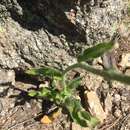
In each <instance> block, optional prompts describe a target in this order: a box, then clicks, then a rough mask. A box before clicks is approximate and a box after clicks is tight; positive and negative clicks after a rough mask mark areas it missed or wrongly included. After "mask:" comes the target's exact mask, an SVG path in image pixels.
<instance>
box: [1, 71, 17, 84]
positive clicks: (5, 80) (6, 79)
mask: <svg viewBox="0 0 130 130" xmlns="http://www.w3.org/2000/svg"><path fill="white" fill-rule="evenodd" d="M0 84H1V85H2V84H11V85H15V72H14V71H13V70H4V69H1V70H0Z"/></svg>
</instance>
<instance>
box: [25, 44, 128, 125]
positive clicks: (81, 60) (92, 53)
mask: <svg viewBox="0 0 130 130" xmlns="http://www.w3.org/2000/svg"><path fill="white" fill-rule="evenodd" d="M113 45H114V44H113V42H108V43H100V44H98V45H96V46H94V47H92V48H88V49H86V50H84V52H83V53H82V54H80V55H79V56H78V58H77V63H76V64H73V65H71V66H69V67H68V68H66V69H65V70H64V71H60V70H57V69H54V68H49V67H42V68H39V69H36V68H34V69H30V70H27V72H26V73H27V74H30V75H34V76H44V77H49V78H50V79H51V83H50V86H49V87H48V86H43V87H42V88H40V90H38V91H34V90H33V91H30V92H29V95H30V96H31V97H34V96H36V97H40V98H47V99H49V100H50V101H53V102H54V103H56V104H57V105H58V106H61V107H65V108H66V109H67V110H68V112H69V114H70V116H71V118H72V120H73V121H74V122H76V123H78V124H80V125H81V126H83V127H86V126H90V127H95V126H96V125H97V123H99V120H98V119H97V118H96V117H93V116H92V115H91V114H90V113H89V112H87V111H86V110H85V109H84V108H83V107H82V105H81V102H80V99H77V98H76V95H75V93H76V88H77V87H78V86H79V85H80V82H81V80H82V78H81V77H78V78H75V79H73V80H68V78H67V73H68V72H69V71H70V70H72V69H74V68H82V69H85V70H86V71H88V72H92V73H94V74H97V75H100V76H103V77H104V78H105V79H110V80H117V81H121V82H123V83H127V84H130V77H129V76H126V75H122V74H120V73H118V72H116V71H115V70H114V69H112V68H111V69H110V70H100V69H95V68H93V67H92V66H90V65H89V64H87V63H86V61H89V60H93V59H94V58H97V57H99V56H101V55H103V54H104V53H105V52H106V51H108V50H110V49H112V47H113ZM58 85H60V86H61V87H62V89H60V90H59V89H57V86H58Z"/></svg>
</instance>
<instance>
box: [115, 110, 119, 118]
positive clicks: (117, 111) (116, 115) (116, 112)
mask: <svg viewBox="0 0 130 130" xmlns="http://www.w3.org/2000/svg"><path fill="white" fill-rule="evenodd" d="M114 116H115V117H117V118H118V117H120V116H121V111H120V110H119V109H117V110H116V111H115V112H114Z"/></svg>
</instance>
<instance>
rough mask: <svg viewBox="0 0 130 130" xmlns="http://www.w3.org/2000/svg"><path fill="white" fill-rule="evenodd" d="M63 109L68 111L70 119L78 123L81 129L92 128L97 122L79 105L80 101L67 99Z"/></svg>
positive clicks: (71, 98)
mask: <svg viewBox="0 0 130 130" xmlns="http://www.w3.org/2000/svg"><path fill="white" fill-rule="evenodd" d="M65 107H66V108H67V109H68V111H69V113H70V116H71V118H72V119H73V121H74V122H76V123H78V124H79V125H81V126H82V127H86V126H91V127H94V126H95V125H96V124H97V123H99V121H97V119H96V118H95V117H93V116H91V115H90V114H89V113H88V112H87V111H85V110H84V108H83V107H82V105H81V102H80V100H78V99H74V98H73V97H69V98H67V99H66V101H65Z"/></svg>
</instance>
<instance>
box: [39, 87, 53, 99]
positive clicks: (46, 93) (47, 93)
mask: <svg viewBox="0 0 130 130" xmlns="http://www.w3.org/2000/svg"><path fill="white" fill-rule="evenodd" d="M50 95H51V90H49V88H46V87H43V88H41V89H40V90H39V91H38V92H37V96H38V97H43V98H44V97H48V96H50Z"/></svg>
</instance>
